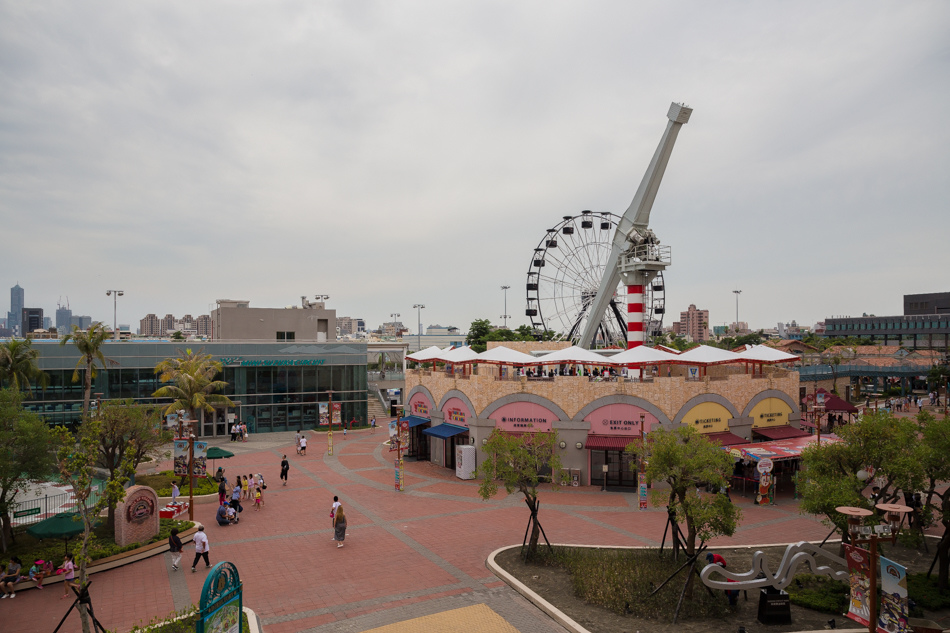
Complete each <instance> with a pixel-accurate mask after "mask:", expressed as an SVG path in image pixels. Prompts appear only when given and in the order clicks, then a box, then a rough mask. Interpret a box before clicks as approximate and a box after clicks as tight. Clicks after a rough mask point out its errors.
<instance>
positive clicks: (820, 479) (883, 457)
mask: <svg viewBox="0 0 950 633" xmlns="http://www.w3.org/2000/svg"><path fill="white" fill-rule="evenodd" d="M918 432H919V427H918V425H917V423H916V422H915V421H913V420H911V419H908V418H897V417H894V416H893V415H891V414H890V413H888V412H886V411H883V410H881V411H874V412H866V413H865V414H864V416H863V417H862V418H861V420H860V421H859V422H855V423H853V424H846V425H844V426H840V427H837V428H836V429H835V433H837V435H838V436H839V437H840V438H841V440H842V441H841V442H836V443H830V444H822V445H821V446H818V445H813V446H810V447H808V448H806V449H805V450H804V451H802V469H801V471H800V472H799V473H798V475H797V484H796V485H797V487H798V493H799V496H800V497H801V509H802V510H803V511H804V512H807V513H809V514H816V515H824V517H825V521H826V522H827V523H828V524H830V525H833V526H835V527H836V528H837V529H838V530H839V531H841V532H842V534H843V535H844V536H843V537H842V538H847V518H846V517H845V516H844V515H842V514H841V513H840V512H838V511H837V510H835V508H837V507H838V506H856V507H861V508H868V509H870V508H871V502H870V501H869V500H868V499H867V498H865V497H864V494H863V492H864V489H865V488H866V487H867V486H868V482H867V481H866V480H862V479H859V477H858V474H859V473H861V472H864V473H868V472H873V473H874V475H875V476H876V477H878V479H879V483H880V488H881V492H880V499H879V500H878V502H879V503H890V502H894V501H896V500H898V499H899V496H900V493H901V491H903V490H911V491H912V490H920V489H921V488H922V487H923V483H924V482H923V472H922V471H921V468H920V455H919V452H918V448H919V444H920V442H919V440H918Z"/></svg>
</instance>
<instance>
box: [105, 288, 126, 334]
mask: <svg viewBox="0 0 950 633" xmlns="http://www.w3.org/2000/svg"><path fill="white" fill-rule="evenodd" d="M124 294H125V291H124V290H106V296H107V297H112V331H113V334H114V335H115V336H114V338H115V340H117V341H118V340H119V326H118V319H117V317H116V315H117V308H118V305H117V304H118V301H119V297H121V296H122V295H124Z"/></svg>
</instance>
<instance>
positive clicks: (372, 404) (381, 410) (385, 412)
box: [366, 396, 389, 424]
mask: <svg viewBox="0 0 950 633" xmlns="http://www.w3.org/2000/svg"><path fill="white" fill-rule="evenodd" d="M388 417H389V409H386V408H385V407H383V405H381V404H380V403H379V398H376V397H374V396H370V397H369V398H368V399H367V401H366V418H367V419H368V420H372V419H373V418H376V424H381V422H382V420H383V419H384V418H388Z"/></svg>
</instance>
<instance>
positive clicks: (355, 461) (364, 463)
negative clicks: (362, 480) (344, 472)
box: [337, 455, 382, 470]
mask: <svg viewBox="0 0 950 633" xmlns="http://www.w3.org/2000/svg"><path fill="white" fill-rule="evenodd" d="M337 459H338V460H339V462H340V465H341V466H343V467H345V468H349V469H350V470H356V469H358V468H380V467H381V466H382V464H380V463H379V461H378V460H377V459H376V458H375V457H373V456H372V455H340V456H339V457H338V458H337Z"/></svg>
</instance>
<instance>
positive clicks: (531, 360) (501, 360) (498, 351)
mask: <svg viewBox="0 0 950 633" xmlns="http://www.w3.org/2000/svg"><path fill="white" fill-rule="evenodd" d="M475 362H477V363H489V364H492V365H513V366H515V367H523V366H525V365H538V364H539V362H538V359H537V358H535V357H534V356H532V355H531V354H525V353H523V352H518V351H515V350H513V349H511V348H509V347H505V346H504V345H499V346H498V347H493V348H492V349H490V350H487V351H484V352H482V353H481V354H479V355H478V356H477V357H476V358H475Z"/></svg>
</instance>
